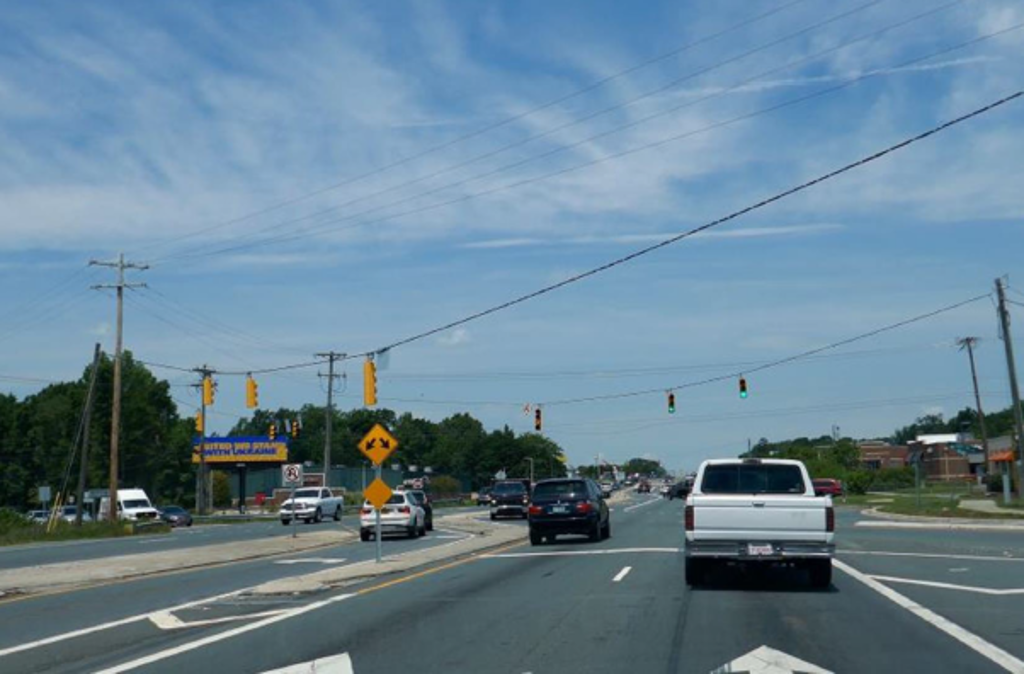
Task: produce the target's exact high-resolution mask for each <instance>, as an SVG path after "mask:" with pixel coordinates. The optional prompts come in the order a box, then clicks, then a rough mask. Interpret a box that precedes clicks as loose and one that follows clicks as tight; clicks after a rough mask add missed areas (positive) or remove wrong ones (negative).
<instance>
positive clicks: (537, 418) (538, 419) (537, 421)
mask: <svg viewBox="0 0 1024 674" xmlns="http://www.w3.org/2000/svg"><path fill="white" fill-rule="evenodd" d="M543 427H544V419H543V416H542V415H541V412H540V408H539V407H538V408H537V409H536V410H535V411H534V413H533V430H535V431H537V432H538V433H540V431H541V429H542V428H543Z"/></svg>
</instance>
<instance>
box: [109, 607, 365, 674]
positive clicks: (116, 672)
mask: <svg viewBox="0 0 1024 674" xmlns="http://www.w3.org/2000/svg"><path fill="white" fill-rule="evenodd" d="M355 596H356V595H355V594H341V595H338V596H337V597H330V598H328V599H323V600H321V601H316V602H313V603H312V604H307V605H305V606H299V607H298V608H293V609H291V610H289V611H285V612H284V613H279V614H277V615H274V616H271V617H269V618H264V619H263V620H258V621H256V622H254V623H249V624H248V625H242V626H240V627H235V628H234V629H230V630H225V631H224V632H217V633H216V634H211V635H210V636H207V637H203V638H202V639H196V640H195V641H190V642H188V643H185V644H181V645H179V646H174V647H173V648H167V649H164V650H162V651H157V652H156V653H151V654H149V655H146V656H143V657H141V658H136V659H135V660H131V661H129V662H123V663H121V664H119V665H115V666H113V667H109V668H107V669H103V670H100V671H99V672H97V673H96V674H120V673H121V672H128V671H131V670H133V669H138V668H139V667H144V666H146V665H151V664H153V663H154V662H160V661H161V660H166V659H167V658H172V657H174V656H176V655H181V654H182V653H188V652H189V651H194V650H196V649H197V648H202V647H203V646H209V645H210V644H215V643H217V642H218V641H224V640H225V639H230V638H232V637H236V636H238V635H239V634H245V633H246V632H251V631H253V630H258V629H261V628H263V627H267V626H268V625H273V624H274V623H279V622H281V621H283V620H288V619H289V618H294V617H296V616H300V615H302V614H304V613H309V612H310V611H316V610H317V609H321V608H323V607H325V606H329V605H331V604H336V603H338V602H341V601H345V600H346V599H351V598H352V597H355Z"/></svg>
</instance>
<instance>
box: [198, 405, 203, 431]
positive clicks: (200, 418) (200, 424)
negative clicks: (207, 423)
mask: <svg viewBox="0 0 1024 674" xmlns="http://www.w3.org/2000/svg"><path fill="white" fill-rule="evenodd" d="M203 428H204V425H203V411H202V410H196V433H202V432H203Z"/></svg>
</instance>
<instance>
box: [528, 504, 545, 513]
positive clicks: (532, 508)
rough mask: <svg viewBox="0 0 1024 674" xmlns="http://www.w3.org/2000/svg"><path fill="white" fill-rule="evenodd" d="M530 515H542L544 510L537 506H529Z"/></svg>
mask: <svg viewBox="0 0 1024 674" xmlns="http://www.w3.org/2000/svg"><path fill="white" fill-rule="evenodd" d="M530 514H531V515H543V514H544V508H542V507H541V506H539V505H532V506H530Z"/></svg>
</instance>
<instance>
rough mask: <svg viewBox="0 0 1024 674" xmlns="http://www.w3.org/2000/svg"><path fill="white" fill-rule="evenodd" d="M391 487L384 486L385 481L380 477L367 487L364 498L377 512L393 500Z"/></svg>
mask: <svg viewBox="0 0 1024 674" xmlns="http://www.w3.org/2000/svg"><path fill="white" fill-rule="evenodd" d="M391 494H392V491H391V487H389V486H387V485H386V484H384V480H382V479H380V478H379V477H378V478H377V479H376V480H374V481H373V482H371V483H370V484H369V485H367V487H366V489H365V490H364V491H363V498H365V499H366V500H367V501H369V502H370V505H372V506H373V507H374V508H376V509H377V510H380V509H381V508H383V507H384V504H385V503H387V502H388V499H390V498H391Z"/></svg>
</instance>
